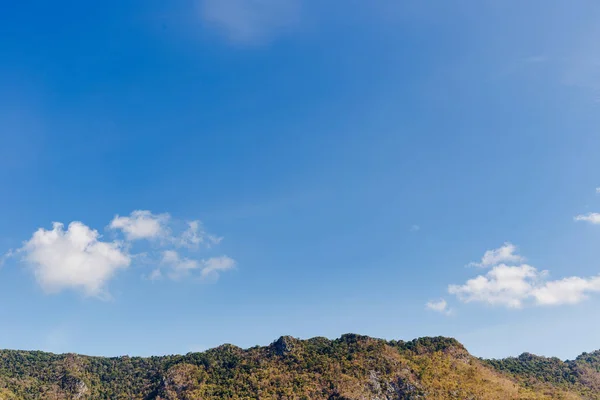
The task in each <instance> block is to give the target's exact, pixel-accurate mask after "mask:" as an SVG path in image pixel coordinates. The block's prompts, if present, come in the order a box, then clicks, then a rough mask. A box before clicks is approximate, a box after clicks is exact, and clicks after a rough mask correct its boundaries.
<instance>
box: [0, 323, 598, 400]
mask: <svg viewBox="0 0 600 400" xmlns="http://www.w3.org/2000/svg"><path fill="white" fill-rule="evenodd" d="M0 399H3V400H4V399H7V400H8V399H57V400H58V399H140V400H142V399H145V400H151V399H155V400H167V399H169V400H174V399H183V400H185V399H189V400H191V399H328V400H335V399H338V400H343V399H347V400H351V399H357V400H358V399H388V400H391V399H600V352H594V353H584V354H582V355H581V356H579V357H578V358H577V359H575V360H573V361H566V362H565V361H561V360H559V359H557V358H544V357H538V356H535V355H532V354H527V353H526V354H523V355H521V356H519V357H516V358H507V359H504V360H482V359H478V358H475V357H473V356H471V355H470V354H469V353H468V352H467V351H466V349H465V348H464V347H463V346H462V345H461V344H460V343H459V342H457V341H456V340H454V339H450V338H443V337H436V338H420V339H416V340H413V341H409V342H404V341H385V340H381V339H373V338H369V337H366V336H359V335H354V334H347V335H343V336H342V337H341V338H339V339H336V340H329V339H326V338H313V339H309V340H298V339H295V338H292V337H281V338H280V339H278V340H277V341H275V342H274V343H272V344H271V345H270V346H267V347H253V348H251V349H247V350H244V349H241V348H238V347H236V346H233V345H222V346H220V347H218V348H216V349H212V350H209V351H206V352H204V353H188V354H186V355H178V356H165V357H150V358H140V357H127V356H124V357H117V358H102V357H88V356H81V355H76V354H64V355H55V354H50V353H44V352H38V351H11V350H5V351H1V352H0Z"/></svg>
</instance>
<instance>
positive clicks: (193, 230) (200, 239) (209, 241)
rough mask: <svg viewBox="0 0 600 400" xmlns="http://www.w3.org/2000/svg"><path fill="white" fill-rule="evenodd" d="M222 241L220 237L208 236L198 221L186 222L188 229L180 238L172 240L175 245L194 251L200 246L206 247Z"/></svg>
mask: <svg viewBox="0 0 600 400" xmlns="http://www.w3.org/2000/svg"><path fill="white" fill-rule="evenodd" d="M221 240H223V238H221V237H217V236H214V235H210V234H208V233H207V232H206V231H205V230H204V229H203V227H202V223H201V222H200V221H190V222H188V228H187V229H186V230H185V231H184V232H183V233H182V234H181V237H179V238H176V239H174V242H175V244H176V245H178V246H181V247H187V248H190V249H196V248H198V247H199V246H200V245H201V244H205V245H206V247H211V246H212V245H216V244H219V243H220V242H221Z"/></svg>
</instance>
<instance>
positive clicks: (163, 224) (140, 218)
mask: <svg viewBox="0 0 600 400" xmlns="http://www.w3.org/2000/svg"><path fill="white" fill-rule="evenodd" d="M170 219H171V217H170V215H169V214H158V215H155V214H152V213H151V212H150V211H147V210H137V211H134V212H132V213H131V215H129V216H128V217H121V216H119V215H117V216H115V218H114V219H113V220H112V221H111V223H110V225H109V227H110V228H111V229H118V230H121V231H123V233H124V234H125V236H126V237H127V240H140V239H156V238H159V237H164V236H166V235H168V233H169V231H168V228H167V224H168V222H169V220H170Z"/></svg>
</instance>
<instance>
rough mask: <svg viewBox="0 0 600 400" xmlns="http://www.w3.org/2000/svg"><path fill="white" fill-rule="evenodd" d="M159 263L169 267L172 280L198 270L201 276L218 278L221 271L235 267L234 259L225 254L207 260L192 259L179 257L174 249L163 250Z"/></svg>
mask: <svg viewBox="0 0 600 400" xmlns="http://www.w3.org/2000/svg"><path fill="white" fill-rule="evenodd" d="M161 264H163V265H166V266H168V267H169V268H170V272H169V277H170V278H171V279H174V280H178V279H181V278H183V277H186V276H188V275H189V274H190V273H191V272H192V271H194V270H199V271H200V277H201V278H208V277H212V278H215V279H218V278H219V274H220V273H221V272H225V271H228V270H230V269H233V268H234V267H235V261H234V260H233V259H232V258H229V257H227V256H222V257H213V258H209V259H207V260H201V261H197V260H192V259H189V258H186V257H181V256H180V255H179V253H177V252H176V251H174V250H167V251H165V252H163V257H162V261H161Z"/></svg>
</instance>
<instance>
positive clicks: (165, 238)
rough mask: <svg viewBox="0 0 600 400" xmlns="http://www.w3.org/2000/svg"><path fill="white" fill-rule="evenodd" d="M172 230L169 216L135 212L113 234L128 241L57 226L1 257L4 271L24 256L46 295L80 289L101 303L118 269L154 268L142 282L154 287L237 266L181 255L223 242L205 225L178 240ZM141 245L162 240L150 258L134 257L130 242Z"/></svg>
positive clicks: (79, 226) (116, 223)
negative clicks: (8, 263) (11, 261)
mask: <svg viewBox="0 0 600 400" xmlns="http://www.w3.org/2000/svg"><path fill="white" fill-rule="evenodd" d="M170 225H171V220H170V216H169V214H159V215H155V214H152V213H151V212H150V211H134V212H132V213H131V214H130V216H127V217H121V216H118V215H117V216H115V218H114V219H113V220H112V221H111V223H110V224H109V225H108V228H109V229H118V230H121V231H122V232H123V234H124V236H125V239H126V240H124V241H116V240H115V241H103V240H102V237H101V235H100V234H99V233H98V231H96V230H93V229H91V228H90V227H88V226H86V225H84V224H83V223H81V222H72V223H71V224H69V226H68V228H67V229H66V230H65V227H64V225H63V224H61V223H54V224H53V227H52V229H51V230H46V229H42V228H40V229H39V230H38V231H37V232H35V233H34V234H33V235H32V237H31V239H29V240H28V241H26V242H24V243H23V246H22V247H21V248H20V249H17V250H14V251H13V250H11V251H9V252H8V253H6V254H5V255H3V256H2V255H0V266H1V264H2V262H4V261H5V260H6V259H9V258H14V257H16V256H19V257H22V261H23V262H24V263H26V264H28V265H29V266H30V267H31V268H32V271H33V272H34V275H35V277H36V279H37V281H38V283H39V284H40V286H41V287H42V288H43V289H44V291H46V292H49V293H56V292H60V291H62V290H64V289H76V290H80V291H82V292H83V293H85V294H86V295H88V296H96V297H107V296H108V292H107V291H106V285H107V283H108V282H109V281H110V280H111V278H113V277H114V275H115V274H116V272H117V271H118V270H119V269H123V268H127V267H128V266H129V265H131V264H132V263H136V264H139V265H146V266H151V267H152V268H151V269H149V270H148V272H147V273H146V272H145V273H142V278H143V279H148V280H152V281H156V280H160V279H162V278H163V275H164V276H166V277H169V278H171V279H181V278H183V277H185V276H187V275H191V274H192V273H193V274H194V275H195V276H196V277H197V278H199V279H206V278H210V279H213V280H216V279H218V278H219V274H220V273H221V272H224V271H227V270H230V269H232V268H233V267H234V266H235V261H234V260H233V259H231V258H229V257H227V256H222V257H214V258H209V259H202V260H200V259H198V260H196V259H192V258H188V257H186V255H187V254H186V253H182V254H183V255H180V253H179V251H180V250H184V251H187V252H190V251H192V250H198V247H200V245H203V246H204V247H207V248H208V247H211V246H212V245H216V244H218V243H220V241H221V239H222V238H220V237H217V236H214V235H210V234H208V233H207V232H206V231H205V230H204V229H203V228H202V224H201V222H200V221H191V222H188V228H187V229H186V230H184V231H183V232H181V234H179V235H173V234H172V233H171V228H170ZM139 239H158V240H154V241H153V242H152V244H151V246H147V248H146V249H145V250H146V251H145V252H138V253H130V245H131V243H130V242H129V241H133V240H139ZM184 247H185V249H182V248H184Z"/></svg>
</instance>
